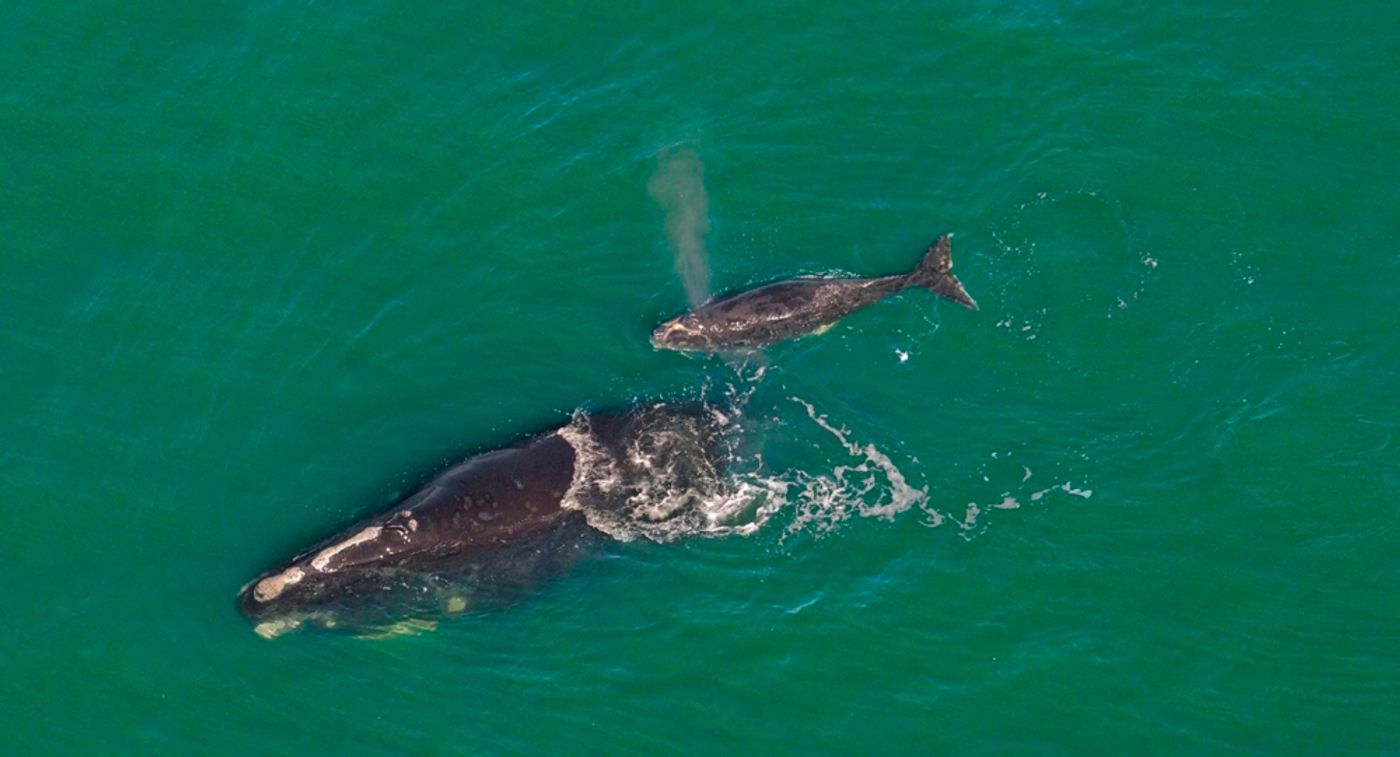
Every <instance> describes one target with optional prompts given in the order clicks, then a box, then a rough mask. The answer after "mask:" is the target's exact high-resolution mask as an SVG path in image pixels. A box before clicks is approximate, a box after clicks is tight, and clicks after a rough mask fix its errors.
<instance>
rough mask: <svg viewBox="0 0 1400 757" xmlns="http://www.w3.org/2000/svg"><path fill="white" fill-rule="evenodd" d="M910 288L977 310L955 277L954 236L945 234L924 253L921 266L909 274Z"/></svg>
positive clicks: (920, 262)
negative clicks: (922, 290)
mask: <svg viewBox="0 0 1400 757" xmlns="http://www.w3.org/2000/svg"><path fill="white" fill-rule="evenodd" d="M907 281H908V284H909V286H918V287H923V288H924V289H927V290H929V291H930V292H933V293H934V294H936V295H938V296H940V297H946V298H948V299H950V300H952V301H953V302H956V303H958V304H959V305H962V306H963V307H965V308H971V309H972V310H976V309H977V301H976V300H973V299H972V297H971V295H969V294H968V293H967V290H966V289H963V285H962V282H961V281H958V277H957V276H954V275H953V235H952V234H944V235H943V236H941V237H939V238H938V241H937V242H934V243H933V246H932V247H930V248H928V252H926V253H924V259H923V260H921V261H919V266H918V267H917V268H915V269H914V271H913V273H910V274H909V277H908V279H907Z"/></svg>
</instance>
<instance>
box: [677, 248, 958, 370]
mask: <svg viewBox="0 0 1400 757" xmlns="http://www.w3.org/2000/svg"><path fill="white" fill-rule="evenodd" d="M952 242H953V235H952V234H944V235H943V236H941V237H939V238H938V241H936V242H934V243H933V245H932V246H931V247H929V249H928V252H926V253H924V257H923V259H922V260H921V261H920V262H919V265H918V267H916V268H915V269H914V270H913V271H911V272H910V273H906V274H897V275H894V276H879V277H876V278H864V279H862V278H798V279H789V280H787V281H780V282H777V283H774V284H768V285H766V286H762V287H759V288H757V289H750V290H747V291H744V292H739V293H738V294H732V295H728V296H725V297H721V298H719V299H717V300H713V301H711V302H708V303H706V304H704V305H702V306H700V307H699V308H697V309H695V310H692V311H690V312H688V313H684V314H682V315H679V316H677V317H675V318H672V319H671V320H669V321H666V322H665V323H663V324H661V325H660V326H657V327H656V330H655V331H653V332H652V335H651V343H652V345H653V346H655V347H657V348H659V349H668V350H684V351H698V352H723V351H726V350H734V349H742V348H754V347H762V346H764V345H767V344H772V343H773V342H777V341H781V340H783V339H791V338H793V337H798V336H802V335H804V334H809V333H813V332H815V333H821V332H822V331H824V330H826V329H828V328H830V327H831V326H833V325H834V324H835V323H836V322H837V321H839V320H841V319H842V318H845V317H846V316H848V315H850V314H851V313H852V312H854V311H856V310H858V309H860V308H863V307H865V306H866V305H869V304H871V303H874V302H877V301H879V300H882V299H884V298H886V297H888V296H890V295H892V294H894V293H896V292H902V291H904V290H905V289H908V288H909V287H921V288H923V289H928V290H929V291H932V292H933V293H935V294H937V295H939V296H942V297H946V298H948V299H950V300H952V301H953V302H956V303H958V304H959V305H963V306H964V307H968V308H971V309H973V310H976V309H977V303H976V302H975V301H974V300H973V299H972V297H971V296H969V295H968V293H967V290H965V289H963V285H962V282H960V281H958V279H957V277H956V276H954V275H953V273H952V271H953V255H952Z"/></svg>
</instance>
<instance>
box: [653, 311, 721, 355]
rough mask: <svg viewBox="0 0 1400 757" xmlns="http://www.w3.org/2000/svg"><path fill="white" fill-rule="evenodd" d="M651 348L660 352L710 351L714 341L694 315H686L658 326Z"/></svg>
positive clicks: (654, 332)
mask: <svg viewBox="0 0 1400 757" xmlns="http://www.w3.org/2000/svg"><path fill="white" fill-rule="evenodd" d="M651 346H653V347H655V348H656V349H659V350H680V351H695V350H710V349H713V346H714V339H713V337H712V335H711V334H710V333H709V332H708V330H707V329H706V326H705V324H704V323H703V322H702V321H701V320H700V319H699V318H697V317H696V316H695V314H694V313H686V314H685V315H679V316H676V317H675V318H672V319H671V320H669V321H666V322H665V323H663V324H661V325H660V326H657V327H656V329H655V330H654V331H652V332H651Z"/></svg>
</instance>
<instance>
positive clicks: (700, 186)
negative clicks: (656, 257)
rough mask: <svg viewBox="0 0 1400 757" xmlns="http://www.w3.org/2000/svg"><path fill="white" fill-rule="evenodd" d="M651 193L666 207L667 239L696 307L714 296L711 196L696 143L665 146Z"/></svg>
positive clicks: (649, 192) (658, 202) (648, 184)
mask: <svg viewBox="0 0 1400 757" xmlns="http://www.w3.org/2000/svg"><path fill="white" fill-rule="evenodd" d="M647 194H648V195H650V196H651V199H653V200H655V201H656V203H657V204H658V205H660V206H661V207H662V209H664V210H665V211H666V240H667V242H669V243H670V245H671V251H672V253H673V254H674V255H675V257H676V274H677V275H678V276H680V278H681V284H682V285H684V286H685V296H686V299H687V300H689V302H690V306H691V307H692V308H694V307H697V306H698V305H700V304H701V303H704V302H705V301H706V300H708V299H710V294H711V293H710V256H709V252H708V251H707V250H706V249H705V235H706V234H708V233H709V231H710V200H709V195H707V194H706V193H705V166H704V164H703V163H701V162H700V154H699V153H698V152H696V151H695V149H694V148H693V147H690V146H687V145H680V146H675V147H670V148H666V149H663V150H662V151H661V152H660V153H659V154H658V155H657V156H656V171H655V172H654V173H653V174H652V175H651V180H650V181H649V182H647Z"/></svg>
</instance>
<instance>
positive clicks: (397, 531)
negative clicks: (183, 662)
mask: <svg viewBox="0 0 1400 757" xmlns="http://www.w3.org/2000/svg"><path fill="white" fill-rule="evenodd" d="M717 415H718V414H716V413H712V412H710V411H709V409H708V408H706V407H705V406H703V405H699V404H692V405H670V404H649V405H643V406H638V407H635V408H631V409H629V410H625V411H622V412H614V413H598V414H593V415H584V414H578V415H576V416H575V418H574V420H573V421H571V422H570V423H569V424H566V425H564V426H561V427H559V428H556V429H553V430H551V431H548V432H545V433H543V434H539V435H537V436H534V437H531V438H528V439H525V440H523V441H521V442H519V443H517V444H515V445H513V446H511V447H508V448H505V449H499V450H494V451H491V452H486V453H483V454H480V455H476V456H474V457H471V458H469V459H467V460H465V461H463V462H461V463H458V464H457V465H454V466H452V467H451V468H448V469H447V470H445V471H443V472H442V473H440V474H439V475H437V476H436V477H434V478H433V479H432V480H431V481H429V482H428V483H427V484H426V485H424V486H423V487H422V488H421V489H419V490H417V491H416V492H414V493H413V494H411V495H410V496H408V497H407V498H405V499H403V500H402V501H400V502H398V503H397V504H395V505H394V506H393V507H391V508H389V509H388V510H387V511H386V512H383V513H380V514H377V515H374V516H371V517H368V518H365V519H363V520H361V521H359V522H357V523H355V524H354V525H352V526H350V527H349V528H347V529H345V530H343V531H342V532H340V533H338V534H336V535H335V536H332V537H331V538H328V539H326V540H324V541H321V542H319V543H317V544H315V545H313V546H311V547H309V548H307V549H305V550H302V551H301V552H299V553H298V554H297V555H296V556H294V557H292V558H291V559H290V560H287V561H286V562H284V563H282V564H280V565H278V566H277V567H275V568H273V569H271V570H268V571H266V572H264V573H263V574H261V575H259V576H258V577H257V578H255V579H253V580H252V581H250V582H249V583H248V584H247V585H246V586H244V587H243V589H242V591H240V592H239V596H238V605H239V608H240V609H241V610H242V612H243V614H244V615H246V616H247V617H248V618H249V620H251V621H252V622H253V624H254V630H255V631H257V632H258V633H259V634H260V635H262V636H264V637H267V638H272V637H274V636H277V635H279V634H282V633H284V632H286V631H290V630H293V629H297V628H304V627H319V628H329V629H345V630H351V631H357V632H371V633H372V632H375V631H376V630H382V629H392V628H394V627H395V626H396V625H401V624H402V623H403V622H405V621H411V622H412V621H416V622H420V623H435V620H433V619H435V618H438V617H441V616H445V615H453V614H458V613H462V612H466V611H472V610H479V609H485V608H491V607H501V606H503V605H507V604H510V603H513V602H515V601H518V600H519V599H521V598H523V597H524V596H527V595H528V594H529V593H531V592H532V591H534V590H535V589H536V588H538V587H539V586H540V585H541V584H542V583H544V582H545V581H546V580H548V579H549V578H551V577H553V576H557V575H559V574H561V573H562V572H564V571H565V570H567V569H568V568H569V567H571V566H572V565H574V564H575V563H576V562H578V560H579V559H580V558H582V557H583V556H585V555H587V554H589V553H590V552H591V551H593V550H595V549H596V548H598V547H599V546H600V545H602V544H603V543H606V541H607V540H608V538H609V537H608V535H607V534H605V533H604V532H603V531H600V530H599V529H597V528H594V527H593V526H591V525H590V523H589V517H588V513H589V511H590V509H600V510H606V509H609V508H612V509H617V508H619V507H621V506H623V505H625V504H626V503H627V502H628V501H629V500H636V499H638V498H640V497H645V496H650V494H651V493H652V492H656V491H671V490H675V489H684V488H686V487H691V488H694V487H696V486H697V483H696V482H697V481H699V482H700V484H699V485H700V486H703V485H704V483H705V482H711V481H713V480H715V479H716V478H717V473H716V471H717V470H718V468H719V466H720V465H721V461H720V459H719V457H717V454H716V447H717V440H718V433H719V429H718V422H717V421H716V417H717ZM599 480H602V481H604V482H605V483H606V485H605V486H602V485H599V483H598V482H599Z"/></svg>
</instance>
